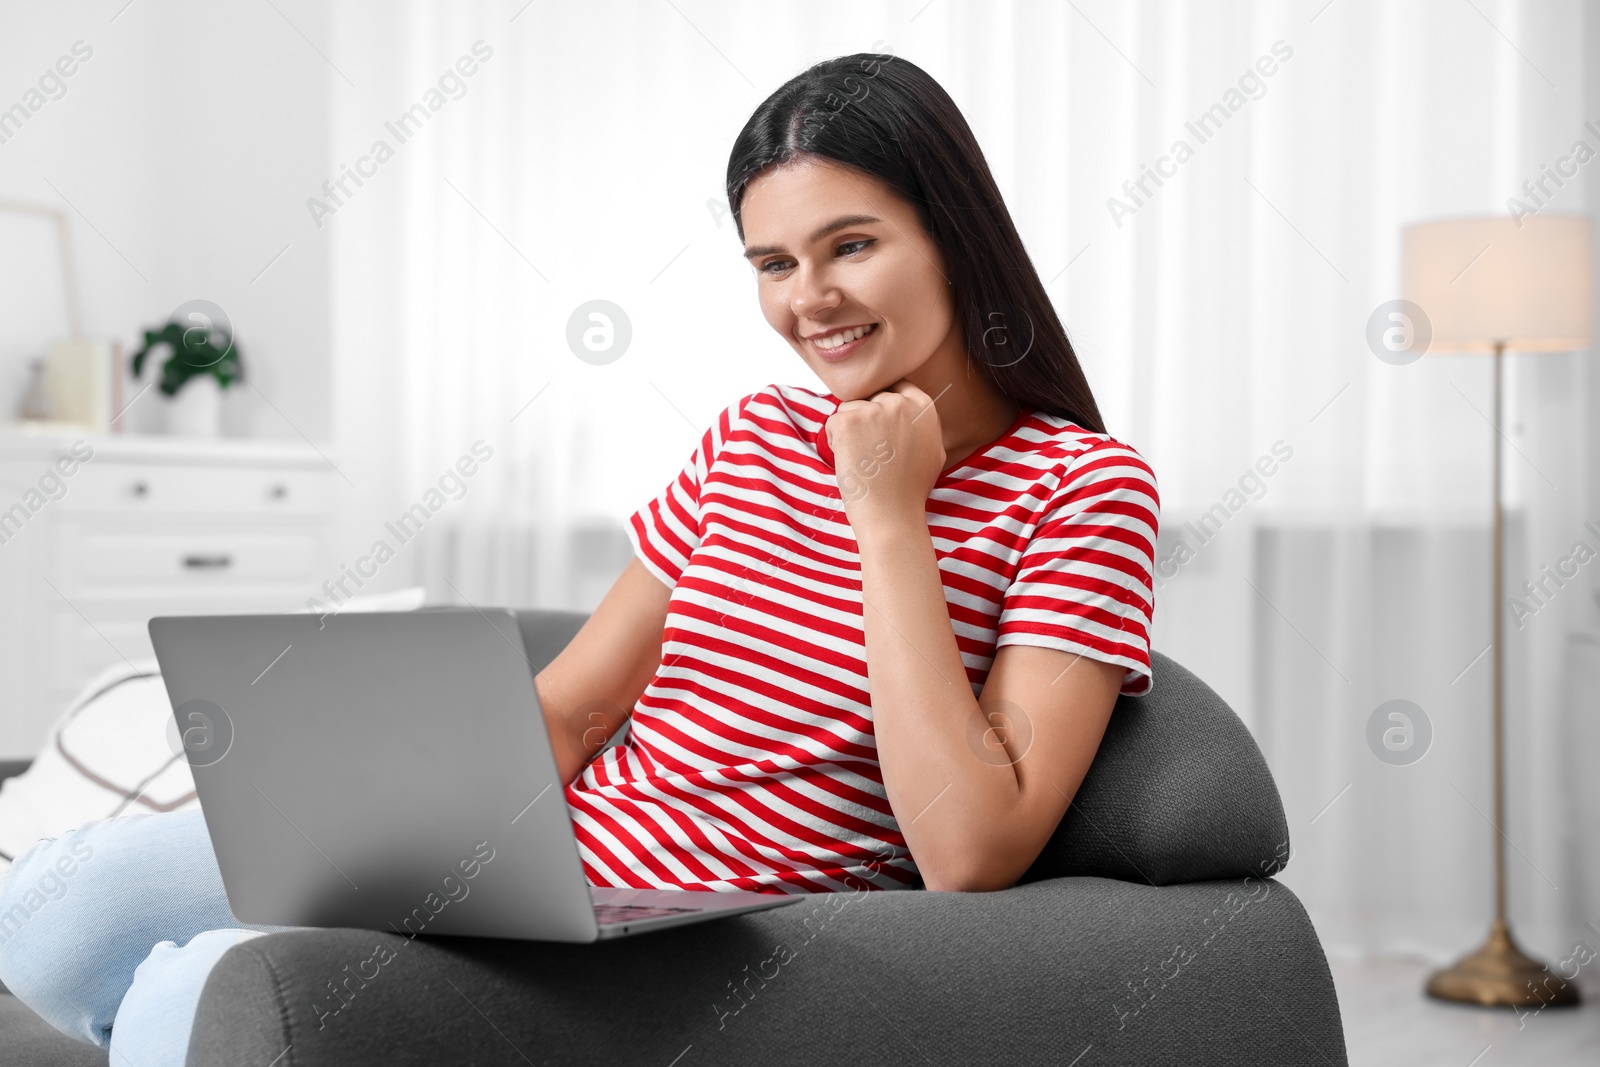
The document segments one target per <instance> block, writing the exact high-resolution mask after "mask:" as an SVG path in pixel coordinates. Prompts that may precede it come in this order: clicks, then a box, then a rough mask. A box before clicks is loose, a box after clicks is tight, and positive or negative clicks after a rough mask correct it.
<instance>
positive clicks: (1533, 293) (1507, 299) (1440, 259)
mask: <svg viewBox="0 0 1600 1067" xmlns="http://www.w3.org/2000/svg"><path fill="white" fill-rule="evenodd" d="M1401 275H1402V278H1403V279H1404V293H1405V298H1406V299H1407V300H1409V301H1411V302H1412V303H1414V304H1416V305H1417V306H1418V307H1420V308H1421V309H1422V311H1423V313H1424V314H1426V315H1427V316H1428V321H1429V323H1430V325H1431V326H1432V331H1433V338H1432V343H1431V345H1430V348H1433V349H1447V350H1449V349H1453V350H1457V351H1459V350H1464V349H1483V348H1491V347H1493V346H1494V344H1495V343H1496V342H1503V343H1504V344H1505V346H1506V347H1507V348H1511V349H1519V350H1522V351H1535V352H1536V351H1543V352H1572V351H1577V350H1580V349H1585V348H1588V347H1589V344H1590V342H1591V340H1592V339H1593V337H1594V221H1593V219H1591V218H1590V217H1589V216H1587V215H1545V214H1541V215H1535V216H1532V217H1528V218H1522V219H1520V220H1513V219H1511V218H1509V217H1499V216H1486V217H1482V218H1463V219H1442V220H1439V221H1435V222H1422V223H1417V224H1416V225H1413V226H1407V227H1406V228H1405V231H1404V234H1403V236H1402V240H1401Z"/></svg>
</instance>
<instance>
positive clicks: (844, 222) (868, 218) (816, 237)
mask: <svg viewBox="0 0 1600 1067" xmlns="http://www.w3.org/2000/svg"><path fill="white" fill-rule="evenodd" d="M882 221H883V220H882V219H880V218H878V217H877V216H876V215H840V216H839V217H838V218H836V219H834V220H833V221H832V222H830V223H828V224H827V225H826V226H823V227H822V228H820V229H818V230H817V232H816V233H813V234H812V235H811V236H810V237H808V238H806V243H807V244H816V243H817V242H818V241H820V240H822V239H823V238H824V237H826V236H828V234H830V233H835V232H837V231H839V230H842V229H844V228H845V227H846V226H860V225H863V224H864V223H868V222H882ZM782 251H783V248H782V247H781V246H779V245H761V246H759V247H756V248H746V249H745V250H744V258H745V259H754V258H755V257H757V256H767V255H771V254H772V253H774V252H782Z"/></svg>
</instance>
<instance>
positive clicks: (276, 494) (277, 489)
mask: <svg viewBox="0 0 1600 1067" xmlns="http://www.w3.org/2000/svg"><path fill="white" fill-rule="evenodd" d="M267 495H268V496H270V497H272V499H274V500H283V499H284V498H285V497H287V496H288V495H289V487H288V486H287V485H284V484H283V483H282V482H280V483H278V484H277V485H275V486H273V487H272V489H271V490H270V491H268V493H267Z"/></svg>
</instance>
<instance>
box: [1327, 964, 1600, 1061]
mask: <svg viewBox="0 0 1600 1067" xmlns="http://www.w3.org/2000/svg"><path fill="white" fill-rule="evenodd" d="M1328 964H1329V966H1330V967H1331V968H1332V970H1333V981H1334V985H1335V986H1337V987H1338V990H1339V1010H1340V1011H1341V1012H1342V1013H1343V1015H1344V1035H1345V1044H1346V1045H1347V1047H1348V1048H1349V1051H1350V1067H1402V1065H1403V1067H1511V1065H1518V1067H1521V1065H1524V1064H1526V1065H1527V1067H1536V1065H1537V1067H1569V1065H1570V1067H1578V1065H1582V1067H1594V1065H1596V1064H1600V987H1597V986H1595V985H1594V984H1592V983H1591V984H1588V985H1583V986H1582V987H1581V988H1582V992H1583V993H1584V994H1585V998H1584V1003H1583V1004H1582V1005H1580V1006H1579V1007H1577V1008H1562V1009H1557V1008H1546V1009H1544V1010H1543V1011H1541V1012H1538V1013H1536V1014H1532V1015H1526V1016H1524V1017H1523V1018H1521V1019H1519V1018H1518V1017H1517V1016H1516V1015H1515V1014H1514V1013H1513V1012H1512V1011H1511V1010H1510V1009H1502V1010H1490V1009H1487V1008H1468V1007H1462V1006H1458V1005H1455V1004H1447V1003H1444V1002H1443V1001H1438V1000H1434V999H1433V998H1432V997H1429V996H1428V995H1427V994H1425V993H1423V991H1422V986H1423V983H1424V982H1425V981H1426V980H1427V976H1428V974H1429V972H1430V971H1431V969H1432V968H1431V967H1429V966H1428V965H1427V964H1425V963H1423V962H1421V961H1418V960H1411V959H1398V958H1387V959H1367V960H1340V959H1330V960H1329V961H1328ZM1580 982H1581V979H1580Z"/></svg>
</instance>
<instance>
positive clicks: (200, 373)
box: [133, 301, 244, 437]
mask: <svg viewBox="0 0 1600 1067" xmlns="http://www.w3.org/2000/svg"><path fill="white" fill-rule="evenodd" d="M191 303H193V304H200V303H204V302H201V301H193V302H191ZM189 306H190V305H185V306H184V307H180V308H179V309H178V310H177V311H175V312H173V315H172V318H171V319H170V320H169V321H168V322H167V323H166V325H164V326H162V327H160V328H159V329H155V330H146V331H144V345H143V347H141V348H140V349H139V351H137V352H135V353H134V355H133V376H134V377H135V378H138V377H140V376H141V375H142V374H143V373H144V364H145V360H146V359H147V358H148V357H149V356H150V354H151V353H152V352H154V351H155V350H157V349H159V348H161V347H166V348H167V349H169V355H168V356H167V359H166V362H164V363H163V364H162V365H161V377H160V380H159V388H160V390H161V392H162V393H163V394H164V395H166V396H168V397H170V398H172V400H171V402H170V403H169V404H168V406H167V432H168V433H176V434H185V435H191V436H203V437H213V436H216V434H217V432H218V429H219V427H220V423H221V414H222V390H224V389H226V388H228V387H229V386H231V385H233V384H234V383H235V382H242V381H243V380H244V365H243V364H242V363H241V362H240V359H239V349H238V346H237V345H236V344H235V343H234V339H233V331H232V329H231V328H230V326H229V324H228V319H227V316H226V315H225V314H223V313H222V309H221V308H217V307H216V306H215V305H212V304H208V303H207V304H206V307H205V308H204V309H199V308H195V309H191V310H188V311H187V312H186V313H185V308H188V307H189ZM208 312H209V313H208ZM191 383H192V384H191ZM180 390H182V396H179V391H180Z"/></svg>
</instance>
